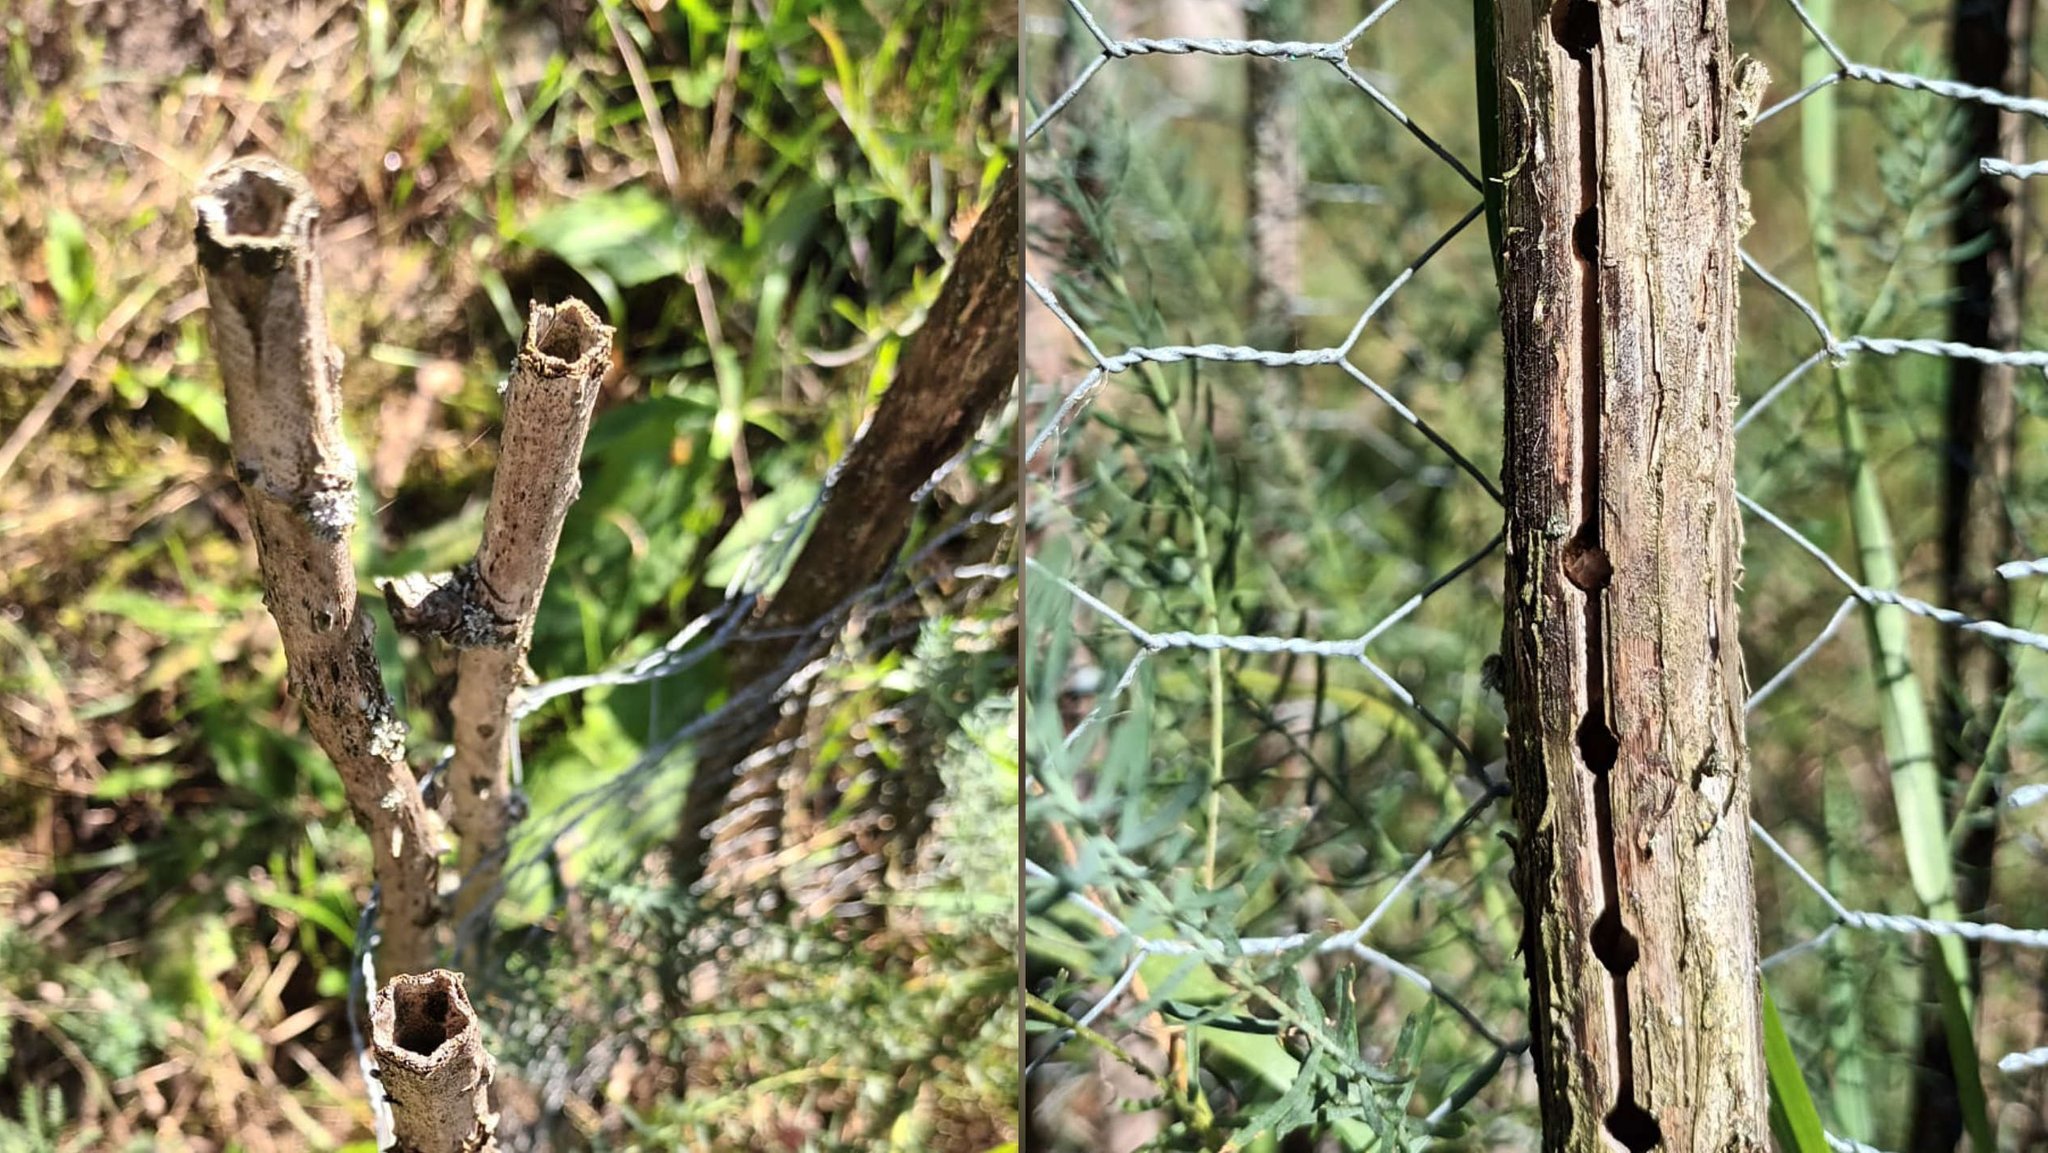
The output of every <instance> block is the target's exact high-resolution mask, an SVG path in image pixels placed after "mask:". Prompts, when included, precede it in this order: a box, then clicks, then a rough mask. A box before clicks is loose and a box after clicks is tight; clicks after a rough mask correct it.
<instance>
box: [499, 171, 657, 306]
mask: <svg viewBox="0 0 2048 1153" xmlns="http://www.w3.org/2000/svg"><path fill="white" fill-rule="evenodd" d="M693 232H694V230H693V229H692V227H691V224H690V222H689V221H688V220H686V219H685V218H684V217H683V216H682V215H681V214H679V213H678V212H677V211H676V208H675V206H674V205H673V204H670V203H668V202H667V201H664V200H661V199H660V198H658V197H656V196H655V195H654V194H653V193H652V192H649V191H648V190H646V189H645V188H641V187H638V186H632V187H627V188H623V189H620V190H618V191H616V192H603V193H597V194H595V195H591V196H585V197H583V198H582V199H580V200H575V201H572V202H570V203H568V204H564V205H560V206H559V207H556V208H552V209H549V210H548V211H546V212H543V213H542V214H541V215H540V216H539V217H538V218H537V219H535V220H533V221H532V222H531V223H529V224H528V225H527V226H526V227H525V228H524V229H522V230H521V231H520V233H519V236H518V237H517V239H518V241H519V242H520V243H522V244H527V245H531V246H532V247H534V248H539V249H544V250H546V251H548V252H552V253H554V254H555V255H556V256H559V257H561V258H562V259H563V260H564V261H567V262H568V263H569V264H570V265H571V266H572V267H574V268H575V269H576V270H577V271H578V272H581V273H584V274H585V276H586V278H587V277H588V276H589V274H590V273H591V272H592V271H595V272H598V273H601V274H602V275H604V276H605V277H607V278H609V279H610V280H611V281H612V282H613V283H615V284H617V285H618V287H620V288H633V287H635V286H637V285H642V284H650V283H652V282H654V281H657V280H662V279H665V278H667V277H672V276H680V275H682V272H683V269H684V268H685V267H686V266H687V265H688V263H689V257H690V255H691V253H692V252H693V251H694V235H693Z"/></svg>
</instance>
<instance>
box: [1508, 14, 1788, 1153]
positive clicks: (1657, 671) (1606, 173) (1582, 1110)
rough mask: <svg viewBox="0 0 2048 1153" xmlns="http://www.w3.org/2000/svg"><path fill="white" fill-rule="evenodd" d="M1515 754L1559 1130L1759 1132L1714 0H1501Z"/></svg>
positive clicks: (1732, 264) (1736, 1138)
mask: <svg viewBox="0 0 2048 1153" xmlns="http://www.w3.org/2000/svg"><path fill="white" fill-rule="evenodd" d="M1495 30H1496V35H1497V39H1496V41H1495V48H1496V56H1495V59H1496V60H1497V61H1498V67H1499V69H1500V71H1499V73H1498V90H1499V102H1498V103H1499V134H1498V135H1499V139H1498V161H1499V168H1498V170H1497V171H1499V172H1500V173H1502V174H1503V176H1502V177H1501V182H1502V183H1501V193H1502V220H1503V241H1502V257H1503V266H1502V300H1501V319H1502V330H1503V337H1504V340H1505V344H1506V356H1507V389H1508V394H1507V445H1506V456H1505V461H1504V472H1505V476H1504V479H1505V482H1506V484H1505V490H1506V495H1507V504H1508V514H1507V542H1508V594H1509V595H1508V600H1509V604H1508V620H1507V628H1506V637H1505V643H1504V646H1503V654H1504V656H1505V658H1506V667H1507V673H1508V676H1507V684H1506V689H1507V697H1508V708H1509V741H1508V749H1509V758H1508V761H1509V772H1510V775H1511V778H1512V784H1513V789H1514V797H1515V808H1516V815H1517V818H1518V822H1519V824H1520V837H1519V844H1518V848H1517V861H1516V883H1517V888H1518V889H1519V890H1520V893H1521V897H1522V902H1523V910H1524V917H1525V918H1526V921H1525V926H1524V933H1525V936H1524V946H1523V949H1524V954H1525V957H1526V961H1527V964H1528V971H1529V981H1530V986H1531V1023H1530V1031H1531V1034H1532V1038H1533V1045H1532V1049H1533V1053H1534V1057H1535V1061H1536V1068H1537V1078H1538V1082H1539V1086H1540V1088H1539V1093H1540V1099H1541V1104H1542V1111H1543V1128H1544V1148H1545V1149H1547V1150H1553V1151H1556V1150H1573V1151H1582V1153H1591V1151H1595V1150H1601V1151H1613V1150H1617V1149H1626V1150H1631V1151H1636V1153H1640V1151H1643V1150H1649V1149H1660V1150H1671V1151H1674V1153H1692V1151H1704V1150H1725V1151H1737V1150H1741V1151H1749V1150H1759V1151H1760V1150H1763V1149H1766V1148H1768V1147H1769V1137H1768V1132H1767V1114H1766V1109H1767V1103H1768V1099H1767V1089H1766V1081H1765V1073H1764V1063H1763V1044H1762V1011H1761V1003H1760V998H1759V988H1758V976H1757V948H1756V914H1755V908H1754V904H1753V897H1752V892H1751V883H1750V857H1749V830H1748V822H1749V768H1748V756H1747V750H1746V747H1745V745H1744V741H1743V729H1742V712H1743V703H1744V701H1745V699H1746V697H1747V695H1748V688H1747V683H1746V680H1745V676H1744V672H1743V664H1742V649H1741V645H1740V643H1739V641H1738V639H1737V631H1736V601H1735V593H1736V586H1737V584H1738V582H1739V581H1740V578H1741V571H1742V569H1741V558H1742V534H1741V523H1740V521H1739V519H1738V517H1739V512H1738V510H1737V507H1736V503H1735V492H1734V430H1733V419H1734V415H1735V404H1736V398H1735V388H1734V353H1735V307H1736V277H1737V274H1738V272H1739V268H1740V265H1739V263H1738V260H1737V253H1736V242H1737V240H1738V238H1739V236H1740V234H1741V232H1742V230H1743V229H1744V228H1746V227H1747V212H1746V204H1745V200H1744V197H1743V193H1742V190H1741V186H1740V176H1741V165H1740V161H1741V152H1742V145H1743V141H1744V137H1745V136H1746V134H1747V130H1748V126H1749V124H1750V121H1751V119H1752V118H1753V116H1754V111H1755V100H1756V98H1757V97H1758V96H1759V95H1760V92H1761V85H1762V81H1763V75H1762V72H1761V70H1760V69H1759V68H1757V67H1756V66H1755V65H1754V64H1753V63H1751V62H1749V61H1746V60H1745V61H1738V60H1737V59H1736V58H1735V56H1734V55H1733V54H1732V53H1731V51H1730V49H1729V45H1728V31H1727V21H1726V14H1725V10H1724V7H1723V2H1722V0H1700V2H1698V3H1692V4H1676V3H1671V2H1669V0H1638V2H1636V3H1631V4H1611V3H1607V4H1603V3H1595V2H1593V0H1558V2H1556V3H1549V2H1545V3H1537V2H1534V0H1502V2H1501V3H1500V4H1499V6H1498V8H1497V10H1496V19H1495Z"/></svg>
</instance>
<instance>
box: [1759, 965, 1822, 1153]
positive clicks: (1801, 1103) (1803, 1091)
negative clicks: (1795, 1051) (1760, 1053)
mask: <svg viewBox="0 0 2048 1153" xmlns="http://www.w3.org/2000/svg"><path fill="white" fill-rule="evenodd" d="M1763 993H1764V1068H1765V1069H1766V1071H1767V1072H1768V1073H1769V1075H1770V1081H1771V1135H1772V1136H1773V1137H1776V1138H1777V1139H1778V1147H1779V1148H1780V1149H1784V1150H1789V1151H1790V1153H1828V1139H1827V1134H1826V1133H1825V1132H1823V1131H1822V1129H1821V1124H1820V1111H1819V1110H1818V1109H1815V1108H1814V1105H1813V1095H1812V1094H1811V1093H1809V1092H1807V1088H1806V1078H1805V1077H1804V1076H1802V1075H1801V1074H1800V1072H1799V1059H1798V1058H1797V1057H1794V1056H1793V1055H1792V1041H1791V1039H1790V1038H1788V1037H1787V1036H1785V1024H1784V1022H1782V1021H1780V1020H1779V1019H1778V1006H1777V1003H1776V1002H1774V1001H1772V1000H1771V991H1770V990H1769V989H1765V990H1764V991H1763Z"/></svg>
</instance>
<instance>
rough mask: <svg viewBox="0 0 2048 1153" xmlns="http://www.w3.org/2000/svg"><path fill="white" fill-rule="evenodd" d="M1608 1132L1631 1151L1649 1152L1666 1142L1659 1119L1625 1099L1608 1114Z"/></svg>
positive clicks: (1635, 1152) (1636, 1152)
mask: <svg viewBox="0 0 2048 1153" xmlns="http://www.w3.org/2000/svg"><path fill="white" fill-rule="evenodd" d="M1607 1132H1608V1135H1609V1136H1611V1137H1613V1138H1614V1139H1615V1140H1616V1141H1619V1142H1621V1144H1622V1146H1623V1147H1624V1148H1626V1149H1627V1150H1628V1151H1629V1153H1649V1151H1650V1150H1652V1149H1655V1148H1656V1147H1658V1146H1659V1145H1662V1144H1663V1143H1664V1130H1663V1128H1662V1127H1661V1126H1659V1125H1658V1124H1657V1119H1656V1118H1655V1117H1652V1116H1651V1115H1650V1111H1649V1110H1647V1109H1645V1108H1643V1107H1642V1106H1641V1105H1638V1104H1636V1103H1635V1102H1634V1101H1623V1102H1622V1103H1621V1104H1619V1105H1616V1106H1615V1107H1614V1112H1612V1113H1609V1114H1608V1115H1607Z"/></svg>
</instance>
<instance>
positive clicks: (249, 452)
mask: <svg viewBox="0 0 2048 1153" xmlns="http://www.w3.org/2000/svg"><path fill="white" fill-rule="evenodd" d="M193 208H194V209H195V210H196V212H197V215H198V226H197V229H196V234H195V238H196V242H197V248H198V258H199V267H200V271H201V278H202V279H203V280H204V282H205V285H206V296H207V320H208V326H209V328H210V330H211V332H212V335H213V349H214V356H215V359H216V360H217V361H218V362H219V365H220V375H221V383H222V385H223V387H224V388H225V389H226V392H227V410H228V431H229V436H230V439H231V441H232V450H233V453H234V458H235V478H236V479H237V480H238V481H239V482H240V483H241V488H242V493H243V496H244V499H245V500H246V501H247V502H248V507H249V522H250V524H251V526H252V527H253V529H254V531H255V534H256V553H257V560H258V563H259V565H260V567H261V569H262V578H263V590H264V591H263V600H264V603H265V604H266V605H268V606H269V608H270V613H271V615H272V616H273V617H274V618H276V620H277V629H278V634H279V636H280V637H281V638H282V641H283V645H284V652H285V661H286V665H287V667H288V670H289V675H290V680H291V686H292V694H293V696H294V697H296V698H297V700H298V702H299V706H300V709H301V710H302V711H303V712H304V714H305V719H306V727H307V728H308V729H309V730H311V731H312V734H313V738H314V739H315V740H316V741H318V742H319V744H320V747H321V748H322V749H324V750H326V752H327V755H328V756H329V757H330V758H332V759H333V761H334V765H335V768H336V769H337V770H339V772H340V774H341V780H342V784H343V786H344V787H345V789H346V791H347V794H348V802H349V808H350V809H351V810H352V811H353V812H354V814H355V818H356V821H357V822H358V823H359V824H361V825H362V827H363V828H364V829H365V830H367V831H368V833H369V834H370V841H371V844H372V846H373V848H374V851H375V866H374V873H375V876H376V879H377V883H378V884H379V885H380V886H381V891H382V902H383V909H384V917H383V931H384V944H383V948H382V952H381V956H380V958H379V960H380V964H381V967H382V971H384V972H387V973H413V972H419V971H421V970H424V969H425V968H427V966H428V965H429V964H430V963H431V960H432V957H433V952H434V949H433V930H434V922H435V918H436V912H435V885H436V880H437V871H438V853H437V847H436V845H435V844H434V843H433V841H432V838H431V834H430V832H429V830H428V826H427V812H426V808H425V806H424V805H423V804H422V802H421V800H420V795H419V789H418V786H417V783H416V781H415V779H414V777H413V774H412V771H411V770H410V769H409V768H408V767H407V765H406V761H405V724H404V722H403V721H401V720H400V719H399V718H398V714H397V711H396V710H395V709H394V708H393V706H392V702H391V698H390V696H389V694H387V693H386V692H385V690H384V682H383V679H382V678H381V677H380V676H379V674H378V667H377V657H376V653H375V650H374V640H373V629H374V626H373V624H372V622H371V620H370V618H369V616H367V615H366V614H364V613H363V612H362V611H361V609H360V606H359V605H358V603H357V600H356V577H355V569H354V568H353V567H352V565H351V563H350V560H349V533H350V531H351V530H352V529H353V527H354V525H355V519H356V490H355V483H356V464H355V458H354V456H353V455H352V454H351V453H350V452H349V448H348V444H347V442H346V441H344V440H343V439H342V433H341V353H340V350H338V349H336V348H334V347H333V346H332V345H330V344H329V343H328V337H327V317H326V312H325V305H324V301H323V300H322V298H321V289H320V261H319V256H318V253H317V251H316V248H317V245H318V241H319V222H320V204H319V200H318V198H317V197H316V196H315V195H314V193H313V189H312V187H311V186H310V185H308V184H307V183H306V180H305V178H304V177H302V176H300V175H299V174H298V173H296V172H294V171H292V170H291V169H289V168H286V167H285V166H284V165H281V164H278V163H276V162H275V161H271V160H266V159H262V158H246V159H242V160H237V161H233V162H231V163H229V164H227V165H224V166H222V167H221V168H218V169H215V170H214V171H213V172H211V173H209V174H208V175H207V176H206V178H205V179H204V180H203V181H201V183H200V185H199V190H198V193H197V194H196V195H195V196H194V198H193Z"/></svg>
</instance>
